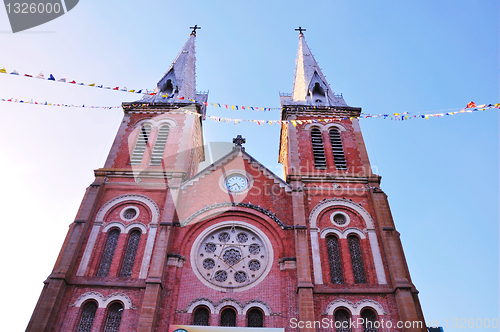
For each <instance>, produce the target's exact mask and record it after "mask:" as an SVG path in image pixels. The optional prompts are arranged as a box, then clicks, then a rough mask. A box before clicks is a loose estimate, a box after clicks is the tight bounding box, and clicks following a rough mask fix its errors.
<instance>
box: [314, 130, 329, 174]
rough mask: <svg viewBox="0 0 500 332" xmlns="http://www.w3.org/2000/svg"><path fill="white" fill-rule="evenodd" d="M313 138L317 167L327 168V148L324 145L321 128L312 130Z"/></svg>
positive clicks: (315, 164)
mask: <svg viewBox="0 0 500 332" xmlns="http://www.w3.org/2000/svg"><path fill="white" fill-rule="evenodd" d="M311 140H312V148H313V155H314V166H315V167H316V168H317V169H326V158H325V148H324V147H323V138H322V137H321V131H319V129H316V128H314V129H312V130H311Z"/></svg>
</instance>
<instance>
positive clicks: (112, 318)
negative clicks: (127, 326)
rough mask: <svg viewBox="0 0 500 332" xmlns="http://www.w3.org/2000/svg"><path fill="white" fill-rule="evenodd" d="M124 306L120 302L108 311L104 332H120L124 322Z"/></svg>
mask: <svg viewBox="0 0 500 332" xmlns="http://www.w3.org/2000/svg"><path fill="white" fill-rule="evenodd" d="M122 314H123V305H122V304H121V303H120V302H115V303H113V304H112V305H111V306H110V307H109V310H108V316H107V317H106V325H105V326H104V332H118V331H119V329H120V323H121V322H122Z"/></svg>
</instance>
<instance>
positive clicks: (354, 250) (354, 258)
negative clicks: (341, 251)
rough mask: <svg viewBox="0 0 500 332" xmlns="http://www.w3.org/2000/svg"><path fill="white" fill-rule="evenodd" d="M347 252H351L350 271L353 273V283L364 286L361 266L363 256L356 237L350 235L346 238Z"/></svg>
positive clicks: (364, 280)
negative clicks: (347, 242) (347, 243)
mask: <svg viewBox="0 0 500 332" xmlns="http://www.w3.org/2000/svg"><path fill="white" fill-rule="evenodd" d="M347 239H348V241H349V251H350V252H351V262H352V271H353V273H354V282H355V283H357V284H366V276H365V267H364V265H363V256H362V255H361V247H360V245H359V239H358V237H357V236H354V235H351V236H349V237H348V238H347Z"/></svg>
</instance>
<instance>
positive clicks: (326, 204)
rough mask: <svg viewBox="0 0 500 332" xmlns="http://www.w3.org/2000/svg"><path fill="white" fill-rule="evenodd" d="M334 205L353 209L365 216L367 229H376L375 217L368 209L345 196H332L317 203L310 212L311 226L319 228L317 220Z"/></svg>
mask: <svg viewBox="0 0 500 332" xmlns="http://www.w3.org/2000/svg"><path fill="white" fill-rule="evenodd" d="M333 206H344V207H347V208H351V209H353V210H354V211H356V212H357V213H358V214H359V215H360V216H361V217H362V218H363V220H364V222H365V225H366V228H367V229H375V225H374V223H373V218H372V216H371V215H370V214H369V213H368V211H366V210H365V208H363V207H362V206H361V205H359V204H357V203H354V202H352V201H350V200H348V199H344V198H330V199H327V200H324V201H321V202H320V203H319V204H318V205H316V206H315V207H314V208H313V209H312V211H311V213H310V214H309V221H310V224H311V228H317V221H318V217H319V215H320V214H321V212H323V211H324V210H326V209H327V208H330V207H333Z"/></svg>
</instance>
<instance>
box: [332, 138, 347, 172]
mask: <svg viewBox="0 0 500 332" xmlns="http://www.w3.org/2000/svg"><path fill="white" fill-rule="evenodd" d="M330 144H331V145H332V151H333V160H334V162H335V167H336V168H337V169H347V163H346V161H345V155H344V148H343V147H342V139H341V138H340V132H339V131H338V130H337V129H330Z"/></svg>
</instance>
